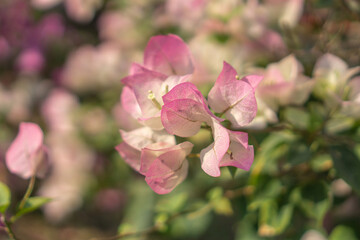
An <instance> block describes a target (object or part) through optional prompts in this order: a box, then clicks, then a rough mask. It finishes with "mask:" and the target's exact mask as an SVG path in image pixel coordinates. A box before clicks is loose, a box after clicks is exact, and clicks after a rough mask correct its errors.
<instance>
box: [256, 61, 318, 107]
mask: <svg viewBox="0 0 360 240" xmlns="http://www.w3.org/2000/svg"><path fill="white" fill-rule="evenodd" d="M303 71H304V69H303V66H302V65H301V63H300V62H299V61H298V60H297V59H296V58H295V57H294V56H293V55H289V56H287V57H285V58H284V59H282V60H281V61H279V62H277V63H272V64H269V65H268V67H267V68H266V70H265V71H263V70H260V71H259V72H260V73H262V74H264V80H263V81H262V83H261V84H260V85H259V87H258V88H257V90H256V96H257V97H258V98H259V99H261V100H262V101H263V103H264V104H265V105H266V106H267V107H269V108H271V109H273V110H275V111H276V110H277V109H278V107H279V106H284V105H288V104H297V105H299V104H302V103H304V102H305V101H306V100H307V99H308V97H309V95H310V92H311V90H312V88H313V86H314V81H312V80H310V78H308V77H306V76H305V75H304V74H303Z"/></svg>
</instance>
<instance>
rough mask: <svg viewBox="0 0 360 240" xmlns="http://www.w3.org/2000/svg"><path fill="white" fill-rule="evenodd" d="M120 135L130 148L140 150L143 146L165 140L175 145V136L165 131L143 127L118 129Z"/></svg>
mask: <svg viewBox="0 0 360 240" xmlns="http://www.w3.org/2000/svg"><path fill="white" fill-rule="evenodd" d="M120 133H121V137H122V139H123V140H124V142H126V143H127V144H128V145H130V146H131V147H132V148H134V149H136V150H139V151H141V149H143V148H144V147H146V146H148V145H150V144H152V143H155V142H166V143H170V144H172V145H175V137H174V136H172V135H169V134H168V133H167V132H166V131H154V130H152V129H151V128H148V127H143V128H139V129H136V130H133V131H130V132H126V131H123V130H120Z"/></svg>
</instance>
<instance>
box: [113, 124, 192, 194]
mask: <svg viewBox="0 0 360 240" xmlns="http://www.w3.org/2000/svg"><path fill="white" fill-rule="evenodd" d="M120 133H121V136H122V138H123V140H124V142H122V143H120V144H119V145H118V146H117V147H116V150H117V151H118V152H119V153H120V155H121V156H122V158H123V159H124V160H125V162H126V163H128V164H129V165H130V166H131V167H132V168H133V169H135V170H136V171H138V172H139V173H140V174H142V175H144V176H145V180H146V182H147V183H148V184H149V186H150V187H151V188H152V189H153V190H154V191H155V192H156V193H158V194H165V193H169V192H170V191H172V190H173V189H174V188H175V187H176V186H177V185H178V184H179V183H181V182H182V181H183V180H184V179H185V178H186V175H187V169H188V162H187V160H186V159H185V157H186V156H187V155H188V154H190V152H191V150H192V147H193V144H192V143H190V142H183V143H180V144H178V145H176V143H175V137H174V136H173V135H169V134H167V133H166V131H164V130H163V131H153V130H152V129H151V128H148V127H143V128H139V129H136V130H133V131H131V132H125V131H121V130H120Z"/></svg>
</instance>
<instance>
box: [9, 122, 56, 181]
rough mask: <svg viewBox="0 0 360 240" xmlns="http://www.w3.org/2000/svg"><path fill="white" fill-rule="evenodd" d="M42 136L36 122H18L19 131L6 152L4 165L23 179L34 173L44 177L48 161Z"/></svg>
mask: <svg viewBox="0 0 360 240" xmlns="http://www.w3.org/2000/svg"><path fill="white" fill-rule="evenodd" d="M43 138H44V135H43V132H42V130H41V129H40V127H39V126H38V125H37V124H35V123H27V122H22V123H21V124H20V127H19V133H18V135H17V136H16V138H15V140H14V141H13V142H12V144H11V145H10V147H9V149H8V151H7V152H6V165H7V167H8V169H9V170H10V172H12V173H14V174H16V175H18V176H20V177H22V178H25V179H27V178H30V177H32V176H34V175H36V176H38V177H44V175H45V173H46V171H47V169H48V165H49V161H48V158H47V148H46V147H45V146H44V144H43Z"/></svg>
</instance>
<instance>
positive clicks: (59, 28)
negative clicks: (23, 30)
mask: <svg viewBox="0 0 360 240" xmlns="http://www.w3.org/2000/svg"><path fill="white" fill-rule="evenodd" d="M35 32H36V35H37V36H36V37H37V38H39V41H41V42H42V43H43V44H50V43H51V42H52V41H56V40H58V39H59V38H62V37H63V36H64V33H65V24H64V20H63V18H62V16H61V15H60V14H57V13H53V14H48V15H46V16H45V17H44V18H43V19H42V20H41V22H39V24H38V25H37V26H36V31H35Z"/></svg>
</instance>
